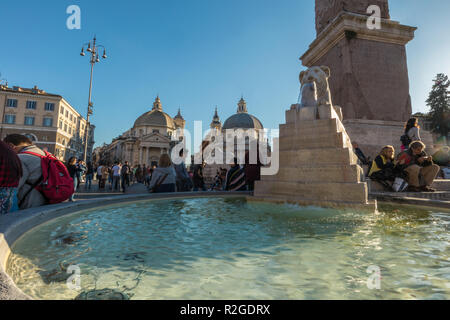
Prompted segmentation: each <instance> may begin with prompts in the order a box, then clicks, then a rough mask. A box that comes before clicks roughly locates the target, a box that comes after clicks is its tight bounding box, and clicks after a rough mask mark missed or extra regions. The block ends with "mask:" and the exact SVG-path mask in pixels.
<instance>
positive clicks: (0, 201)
mask: <svg viewBox="0 0 450 320" xmlns="http://www.w3.org/2000/svg"><path fill="white" fill-rule="evenodd" d="M22 174H23V173H22V164H21V162H20V159H19V157H18V156H17V154H16V152H15V151H14V150H13V149H12V148H11V147H10V146H9V145H8V144H6V143H5V142H3V141H0V215H2V214H7V213H9V212H14V211H17V210H19V205H18V200H17V191H18V187H19V181H20V178H21V177H22Z"/></svg>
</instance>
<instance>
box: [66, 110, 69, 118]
mask: <svg viewBox="0 0 450 320" xmlns="http://www.w3.org/2000/svg"><path fill="white" fill-rule="evenodd" d="M68 117H69V111H67V110H66V118H68Z"/></svg>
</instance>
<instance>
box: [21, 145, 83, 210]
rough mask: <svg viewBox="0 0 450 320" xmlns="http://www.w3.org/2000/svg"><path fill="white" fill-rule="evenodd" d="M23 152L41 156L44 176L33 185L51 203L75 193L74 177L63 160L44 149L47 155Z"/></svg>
mask: <svg viewBox="0 0 450 320" xmlns="http://www.w3.org/2000/svg"><path fill="white" fill-rule="evenodd" d="M21 153H25V154H31V155H33V156H36V157H39V158H41V168H42V177H41V179H39V181H38V182H37V183H36V185H34V186H33V187H34V188H36V190H38V191H39V192H41V193H42V195H43V196H44V197H45V198H47V200H48V201H49V203H50V204H55V203H60V202H63V201H66V200H67V199H69V197H70V196H71V195H72V194H73V193H74V186H73V179H72V178H71V177H70V175H69V171H68V170H67V168H66V166H65V165H64V164H63V163H62V162H61V161H59V160H58V159H57V158H56V157H55V156H54V155H52V154H51V153H48V152H46V151H44V153H45V156H42V155H40V154H38V153H34V152H29V151H23V152H21Z"/></svg>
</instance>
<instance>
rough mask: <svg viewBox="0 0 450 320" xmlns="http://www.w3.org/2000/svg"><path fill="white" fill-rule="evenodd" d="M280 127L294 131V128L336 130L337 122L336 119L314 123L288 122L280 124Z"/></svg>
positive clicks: (315, 121)
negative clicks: (328, 128)
mask: <svg viewBox="0 0 450 320" xmlns="http://www.w3.org/2000/svg"><path fill="white" fill-rule="evenodd" d="M281 127H283V128H286V129H295V128H304V129H307V128H310V129H314V128H327V127H332V128H337V121H336V119H320V120H314V121H298V122H288V123H283V124H280V129H281Z"/></svg>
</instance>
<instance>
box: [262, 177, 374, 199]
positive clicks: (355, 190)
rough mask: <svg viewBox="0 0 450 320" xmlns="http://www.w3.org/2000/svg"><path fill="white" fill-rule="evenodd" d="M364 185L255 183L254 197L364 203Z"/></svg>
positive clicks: (365, 187) (284, 182)
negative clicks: (275, 196)
mask: <svg viewBox="0 0 450 320" xmlns="http://www.w3.org/2000/svg"><path fill="white" fill-rule="evenodd" d="M366 192H367V185H366V184H365V183H332V182H307V183H302V182H286V181H257V182H256V185H255V192H254V195H255V196H264V195H289V196H296V197H299V198H304V199H317V200H321V201H322V200H324V201H338V202H339V201H344V202H361V203H365V202H366V199H367V198H366V195H367V193H366Z"/></svg>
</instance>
